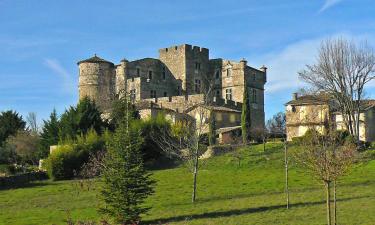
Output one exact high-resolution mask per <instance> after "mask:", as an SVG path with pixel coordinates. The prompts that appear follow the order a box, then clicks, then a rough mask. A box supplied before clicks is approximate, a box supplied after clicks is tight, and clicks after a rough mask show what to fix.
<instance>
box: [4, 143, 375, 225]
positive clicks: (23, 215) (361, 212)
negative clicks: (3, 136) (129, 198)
mask: <svg viewBox="0 0 375 225" xmlns="http://www.w3.org/2000/svg"><path fill="white" fill-rule="evenodd" d="M292 148H293V147H292ZM238 151H239V152H240V153H241V154H242V155H243V156H244V159H243V160H242V161H241V165H240V166H238V161H236V159H235V158H234V157H232V156H231V154H230V153H228V154H226V155H223V156H218V157H214V158H211V159H208V160H205V161H202V167H201V170H200V172H199V175H198V176H199V177H198V201H197V202H196V203H195V204H192V203H191V202H190V197H191V186H192V185H191V184H192V176H191V173H189V170H188V168H187V167H184V166H181V167H178V168H173V169H165V170H158V171H154V175H153V176H154V178H155V179H156V180H157V187H156V193H155V194H154V195H153V196H152V197H150V198H149V199H148V201H147V204H148V205H149V206H152V209H151V211H150V212H149V214H148V215H144V216H143V218H144V220H145V222H146V223H148V224H159V222H161V223H163V224H231V225H232V224H236V225H237V224H324V223H325V204H324V197H325V195H324V191H323V189H322V186H321V184H320V183H319V182H317V181H315V180H313V179H312V178H311V176H310V175H308V174H306V173H303V172H302V171H301V170H299V169H298V168H296V165H294V164H293V163H291V165H290V173H289V175H290V181H289V183H290V201H291V208H290V209H288V210H287V209H286V208H285V195H284V192H283V190H284V166H283V149H282V146H281V144H267V150H266V152H263V146H262V145H257V146H251V147H250V148H243V149H239V150H238ZM292 151H293V149H292ZM338 198H339V202H338V222H339V224H375V213H374V212H375V161H370V162H368V163H366V164H359V165H356V166H355V167H354V168H353V169H352V171H351V172H350V173H349V175H348V176H346V177H344V178H343V179H342V180H340V182H339V187H338ZM97 199H98V194H97V192H96V191H95V190H89V191H87V190H82V189H80V188H79V187H78V186H77V182H74V181H59V182H52V181H46V182H38V183H34V184H32V185H30V186H29V187H25V188H18V189H12V190H2V191H0V202H1V204H0V224H12V225H16V224H64V220H66V218H67V217H68V215H70V216H71V217H72V218H73V219H75V220H78V219H79V220H98V219H99V218H100V214H98V213H97V211H96V206H97V205H98V204H99V202H98V200H97ZM65 224H66V223H65Z"/></svg>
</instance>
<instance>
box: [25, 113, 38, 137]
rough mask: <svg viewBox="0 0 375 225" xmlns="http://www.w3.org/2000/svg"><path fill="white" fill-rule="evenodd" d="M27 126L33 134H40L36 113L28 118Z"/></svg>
mask: <svg viewBox="0 0 375 225" xmlns="http://www.w3.org/2000/svg"><path fill="white" fill-rule="evenodd" d="M26 121H27V125H28V128H29V129H30V130H31V131H32V132H33V133H35V134H36V133H38V132H39V127H38V123H37V119H36V113H35V112H29V114H28V115H27V117H26Z"/></svg>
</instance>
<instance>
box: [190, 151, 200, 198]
mask: <svg viewBox="0 0 375 225" xmlns="http://www.w3.org/2000/svg"><path fill="white" fill-rule="evenodd" d="M198 153H199V144H197V146H196V149H195V156H194V157H195V158H194V172H193V176H194V181H193V196H192V198H191V202H193V203H194V202H195V199H196V196H197V176H198V162H199V156H198Z"/></svg>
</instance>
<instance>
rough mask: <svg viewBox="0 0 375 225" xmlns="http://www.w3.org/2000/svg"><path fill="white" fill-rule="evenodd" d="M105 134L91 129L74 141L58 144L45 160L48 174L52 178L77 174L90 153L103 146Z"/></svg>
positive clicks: (62, 177)
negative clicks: (100, 134)
mask: <svg viewBox="0 0 375 225" xmlns="http://www.w3.org/2000/svg"><path fill="white" fill-rule="evenodd" d="M105 136H106V135H103V137H101V136H99V135H97V133H96V132H95V131H94V130H93V129H91V130H90V131H89V132H88V133H87V135H86V136H83V135H81V136H79V137H77V141H76V142H71V143H67V144H64V145H59V146H58V147H57V148H56V150H55V151H53V153H52V154H51V155H50V156H49V157H48V158H47V160H46V163H45V164H46V169H47V172H48V175H49V176H50V177H51V178H52V179H54V180H61V179H69V178H72V177H74V176H75V175H77V174H78V173H79V172H80V170H81V167H82V165H83V164H84V163H86V162H87V161H88V160H89V157H90V155H92V154H96V152H97V151H99V150H102V149H103V148H104V146H105Z"/></svg>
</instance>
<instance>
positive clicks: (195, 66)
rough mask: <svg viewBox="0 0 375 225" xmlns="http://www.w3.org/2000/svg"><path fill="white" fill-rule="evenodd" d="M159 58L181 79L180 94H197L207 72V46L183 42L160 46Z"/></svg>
mask: <svg viewBox="0 0 375 225" xmlns="http://www.w3.org/2000/svg"><path fill="white" fill-rule="evenodd" d="M159 59H160V61H161V62H163V63H164V64H165V65H166V66H167V67H168V69H169V71H170V72H171V73H172V75H173V76H174V77H175V78H176V79H177V80H181V87H178V89H180V94H181V95H191V94H199V93H201V92H203V91H204V83H205V82H206V80H207V74H208V72H209V51H208V49H207V48H201V47H197V46H191V45H188V44H183V45H179V46H172V47H168V48H162V49H160V50H159Z"/></svg>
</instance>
